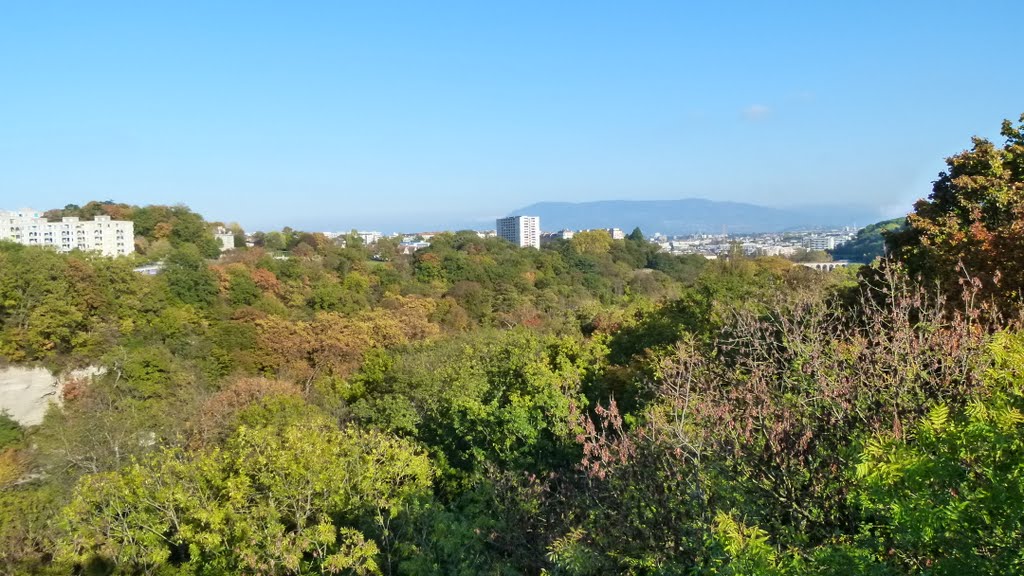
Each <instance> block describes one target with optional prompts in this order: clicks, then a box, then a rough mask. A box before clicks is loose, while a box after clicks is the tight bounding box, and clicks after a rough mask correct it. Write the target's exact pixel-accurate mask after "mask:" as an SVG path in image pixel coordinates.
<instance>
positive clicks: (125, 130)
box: [0, 0, 1024, 230]
mask: <svg viewBox="0 0 1024 576" xmlns="http://www.w3.org/2000/svg"><path fill="white" fill-rule="evenodd" d="M1022 18H1024V2H1020V1H1015V2H1010V1H1006V2H985V1H979V2H971V3H968V2H940V1H934V2H910V1H901V2H892V1H891V0H890V1H887V2H848V3H847V2H821V1H817V2H786V3H781V2H780V3H772V5H769V3H763V2H714V3H711V2H707V3H692V2H678V1H671V2H653V1H651V2H645V1H639V2H597V1H587V2H582V1H581V2H522V1H521V2H468V1H467V2H387V1H380V2H359V3H357V2H263V1H248V2H198V1H175V2H170V1H147V2H139V1H133V2H116V3H115V2H101V1H96V2H77V1H76V2H70V1H69V2H48V1H44V0H39V1H33V2H7V3H3V4H0V208H19V207H25V206H31V207H35V208H39V209H47V208H54V207H61V206H64V205H65V204H68V203H78V204H81V203H84V202H86V201H88V200H92V199H99V200H105V199H112V200H115V201H119V202H128V203H133V204H151V203H159V204H173V203H179V202H181V203H185V204H188V205H190V206H192V207H193V208H194V209H196V210H197V211H199V212H201V213H203V214H204V215H205V216H207V217H208V218H209V219H213V220H227V221H238V222H241V223H242V224H243V225H244V226H246V227H247V228H250V229H258V228H261V229H269V228H280V227H282V226H285V225H290V226H292V227H296V228H304V229H318V230H345V229H351V228H353V227H359V228H377V229H384V230H391V229H398V228H405V229H427V228H432V227H436V226H441V225H444V224H447V223H450V222H460V223H464V222H472V221H481V222H487V221H490V220H491V219H492V218H493V217H495V216H500V215H504V214H506V213H508V212H510V211H512V210H515V209H516V208H519V207H522V206H525V205H528V204H531V203H533V202H538V201H545V200H550V201H587V200H605V199H669V198H688V197H703V198H709V199H714V200H733V201H744V202H753V203H757V204H764V205H773V206H786V205H796V204H871V205H877V206H879V216H880V217H882V216H889V215H893V214H895V213H899V212H901V211H905V210H907V209H909V207H910V205H911V203H912V202H913V201H914V200H915V199H916V198H919V197H923V196H926V195H927V194H928V193H929V191H930V182H931V181H932V180H933V179H934V178H935V176H936V174H937V173H938V171H939V170H940V169H941V168H942V167H943V163H942V159H943V158H944V157H945V156H948V155H950V154H953V153H956V152H957V151H959V150H962V149H964V148H966V147H968V146H969V145H970V137H971V136H972V135H981V136H985V137H989V138H993V139H995V140H999V136H998V129H999V124H1000V122H1001V121H1002V119H1004V118H1010V119H1014V120H1016V119H1017V118H1018V117H1019V116H1020V114H1021V113H1022V112H1024V75H1022V74H1021V73H1020V66H1021V62H1020V50H1021V44H1020V42H1021V38H1020V36H1019V26H1020V22H1021V21H1022ZM492 224H493V222H492Z"/></svg>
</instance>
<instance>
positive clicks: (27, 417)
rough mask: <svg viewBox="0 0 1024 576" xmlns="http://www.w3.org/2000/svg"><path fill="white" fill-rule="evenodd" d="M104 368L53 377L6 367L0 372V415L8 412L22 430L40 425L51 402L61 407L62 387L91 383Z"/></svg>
mask: <svg viewBox="0 0 1024 576" xmlns="http://www.w3.org/2000/svg"><path fill="white" fill-rule="evenodd" d="M103 372H104V370H103V368H100V367H97V366H89V367H87V368H82V369H80V370H72V371H70V372H66V373H64V374H60V375H55V374H53V373H51V372H50V371H49V370H47V369H46V368H39V367H35V368H28V367H22V366H8V367H6V368H0V411H5V410H6V411H7V413H8V414H9V415H10V416H11V418H13V419H15V420H17V421H18V423H19V424H21V425H22V426H34V425H36V424H39V423H41V422H42V421H43V416H44V415H45V414H46V409H47V408H48V407H49V406H50V402H55V403H57V404H60V401H61V392H62V391H63V390H64V385H65V384H66V383H68V382H70V381H72V380H81V379H86V380H91V379H92V377H94V376H98V375H100V374H103Z"/></svg>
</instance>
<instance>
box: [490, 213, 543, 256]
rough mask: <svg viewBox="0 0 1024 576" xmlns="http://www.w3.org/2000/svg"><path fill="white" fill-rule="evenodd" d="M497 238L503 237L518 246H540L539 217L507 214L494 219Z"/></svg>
mask: <svg viewBox="0 0 1024 576" xmlns="http://www.w3.org/2000/svg"><path fill="white" fill-rule="evenodd" d="M495 227H496V228H497V231H498V238H504V239H505V240H508V241H509V242H511V243H513V244H515V245H516V246H519V247H520V248H526V247H531V248H540V217H539V216H509V217H508V218H498V219H497V220H496V221H495Z"/></svg>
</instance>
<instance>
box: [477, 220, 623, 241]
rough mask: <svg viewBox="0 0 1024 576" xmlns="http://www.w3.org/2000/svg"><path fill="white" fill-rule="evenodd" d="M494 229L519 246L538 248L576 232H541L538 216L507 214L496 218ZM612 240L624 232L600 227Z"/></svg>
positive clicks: (566, 238)
mask: <svg viewBox="0 0 1024 576" xmlns="http://www.w3.org/2000/svg"><path fill="white" fill-rule="evenodd" d="M494 224H495V229H496V231H497V235H498V237H499V238H504V239H505V240H508V241H509V242H511V243H513V244H515V245H516V246H519V247H521V248H540V247H541V245H542V244H547V243H549V242H552V241H555V240H571V239H572V238H573V236H575V235H576V232H574V231H572V230H560V231H558V232H546V233H545V232H541V231H540V217H539V216H509V217H507V218H498V219H497V220H496V221H495V223H494ZM601 230H603V231H605V232H607V233H608V235H609V236H611V237H612V240H622V239H624V238H625V237H626V233H625V232H623V231H622V230H621V229H619V228H601Z"/></svg>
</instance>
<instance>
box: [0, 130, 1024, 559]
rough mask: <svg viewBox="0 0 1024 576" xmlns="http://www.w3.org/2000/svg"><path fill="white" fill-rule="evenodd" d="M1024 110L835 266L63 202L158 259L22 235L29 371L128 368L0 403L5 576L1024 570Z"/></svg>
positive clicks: (20, 327)
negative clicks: (35, 397) (50, 401)
mask: <svg viewBox="0 0 1024 576" xmlns="http://www.w3.org/2000/svg"><path fill="white" fill-rule="evenodd" d="M1021 122H1022V125H1021V126H1020V127H1014V126H1013V125H1012V124H1011V123H1007V124H1006V125H1005V126H1004V129H1003V134H1004V136H1005V137H1006V139H1007V140H1006V143H1005V145H1004V146H1003V147H999V146H997V145H996V144H993V143H990V142H987V141H984V140H975V142H974V147H973V149H972V150H969V151H966V152H963V153H961V154H958V155H956V156H953V157H951V158H950V159H949V160H948V164H949V166H950V170H949V172H948V173H944V174H942V175H941V176H940V178H939V180H938V181H937V182H936V184H935V190H934V192H933V194H932V196H931V197H930V198H929V199H928V200H923V201H922V202H920V203H918V205H917V207H916V211H915V213H914V214H911V215H910V217H909V218H908V220H907V222H908V227H907V228H906V229H905V230H904V231H901V232H896V233H895V234H893V235H892V237H891V242H892V244H891V248H892V250H891V251H890V254H891V256H890V257H889V258H883V259H880V260H878V261H876V262H875V263H874V264H872V265H869V266H864V267H861V268H859V270H837V271H835V272H831V273H821V272H817V271H813V270H810V269H808V268H805V267H802V266H794V265H793V263H792V262H790V261H786V260H782V259H778V258H744V257H742V255H740V254H736V255H733V256H732V257H730V258H728V259H722V260H720V261H711V262H709V261H706V260H705V259H703V258H702V257H699V256H695V257H679V256H672V255H669V254H665V253H660V252H658V251H657V250H656V247H655V246H653V245H650V244H648V243H647V242H646V241H644V239H643V234H642V233H640V232H639V231H634V233H633V234H630V235H629V236H628V237H627V238H626V239H624V240H612V239H611V238H610V237H609V236H607V235H601V234H580V235H578V236H576V237H575V238H573V239H571V240H568V241H557V242H553V243H552V244H550V245H547V246H545V247H544V248H543V249H541V250H533V249H520V248H517V247H514V246H512V245H511V244H509V243H507V242H504V241H502V240H498V239H482V238H479V237H478V236H477V235H476V234H474V233H471V232H459V233H446V234H441V235H438V236H435V237H434V238H433V239H432V242H431V245H430V247H429V248H426V249H423V250H420V251H417V252H416V253H414V254H412V255H402V254H400V253H399V251H398V250H397V248H398V247H397V245H396V244H395V243H394V242H393V241H391V240H387V239H385V240H382V241H380V242H378V243H377V244H376V245H373V246H366V245H363V244H362V243H361V242H360V241H358V239H357V238H355V237H350V238H348V239H347V241H346V242H344V243H337V242H333V241H331V240H329V239H327V238H326V237H324V236H323V235H320V234H311V233H304V232H300V231H294V230H290V229H286V230H283V231H281V232H273V233H266V234H259V235H257V238H256V239H257V246H255V247H253V248H248V249H246V248H244V247H243V248H241V249H239V250H236V251H233V252H228V253H225V254H223V255H219V256H218V254H216V253H214V251H213V250H211V249H210V246H211V245H210V243H209V240H210V239H211V238H210V236H209V227H208V223H206V222H205V221H203V220H202V218H201V217H199V216H198V215H196V214H195V213H193V212H191V211H190V210H188V209H187V208H184V207H133V206H127V205H119V204H112V203H89V204H87V205H85V206H83V207H77V206H68V207H65V209H63V210H60V211H54V212H52V213H50V214H49V215H50V216H52V217H57V216H61V215H81V216H84V217H88V216H90V215H95V214H99V213H104V214H109V215H111V216H113V217H117V218H128V219H132V220H133V221H134V222H135V223H136V231H137V232H138V233H139V235H140V238H141V239H140V240H139V243H140V244H141V245H142V248H143V250H142V252H143V254H142V255H141V256H139V257H138V258H139V259H141V260H146V259H151V258H153V257H154V254H159V256H160V259H161V260H162V261H163V262H164V269H163V270H162V272H161V273H160V274H157V275H155V276H146V275H140V274H137V273H135V272H133V270H132V268H133V266H134V265H135V264H136V263H137V262H136V261H133V260H132V259H130V258H124V259H107V258H102V257H98V256H95V255H91V254H86V253H80V252H72V253H70V254H58V253H55V252H51V251H47V250H44V249H41V248H36V247H25V246H20V245H14V244H9V243H0V358H2V361H3V363H4V364H9V365H20V366H28V365H40V364H41V365H45V366H47V367H49V368H51V369H53V370H55V371H61V370H67V369H71V368H77V367H83V366H90V365H92V366H99V367H102V368H103V369H104V370H105V371H104V372H103V374H102V375H101V376H99V377H97V378H95V379H93V380H92V381H91V382H89V381H82V382H71V383H69V384H68V385H66V386H65V387H64V388H63V390H62V392H61V396H62V397H61V404H60V405H53V406H52V407H51V408H50V410H49V412H48V413H47V414H46V417H45V420H44V421H43V422H42V424H40V425H38V426H32V427H29V428H25V427H22V426H20V425H19V424H18V423H17V422H15V421H13V420H12V419H10V418H8V417H6V416H0V572H3V573H12V574H68V573H77V574H162V575H172V574H192V575H198V574H211V575H212V574H265V575H279V574H280V575H291V574H323V573H328V574H360V575H364V574H396V575H397V574H410V575H418V574H437V575H441V574H445V575H448V574H465V575H475V574H493V575H510V574H531V575H539V574H549V575H556V574H559V575H589V574H594V575H596V574H637V575H640V574H651V575H653V574H722V575H725V574H735V575H740V574H749V575H754V574H758V575H760V574H776V575H804V574H808V575H809V574H837V575H838V574H863V575H885V574H893V575H895V574H950V575H952V574H1008V573H1017V572H1020V571H1021V570H1022V567H1024V546H1022V544H1021V542H1022V541H1024V524H1022V518H1024V480H1022V479H1024V412H1022V411H1024V395H1022V390H1024V373H1022V372H1024V335H1022V334H1021V333H1020V326H1019V322H1018V321H1016V320H1015V318H1019V317H1020V306H1019V303H1020V298H1019V293H1018V291H1019V286H1020V283H1019V282H1018V280H1019V279H1018V278H1017V276H1015V275H1016V274H1017V273H1018V272H1019V271H1018V270H1017V268H1019V266H1018V265H1019V262H1020V261H1021V259H1020V258H1019V257H1018V256H1019V254H1018V253H1017V252H1015V251H1014V250H1016V244H1015V242H1017V243H1019V242H1018V241H1019V238H1020V237H1021V236H1020V235H1019V234H1018V232H1019V230H1018V229H1019V228H1020V226H1021V225H1022V224H1021V222H1024V214H1021V212H1020V206H1022V205H1024V203H1022V199H1024V169H1022V165H1021V159H1022V158H1024V151H1022V149H1021V130H1022V129H1024V117H1022V119H1021ZM887 226H888V225H886V224H884V223H883V225H882V226H880V227H879V228H886V227H887ZM239 232H240V230H239ZM874 233H875V230H872V231H870V232H866V233H865V234H864V236H865V237H867V236H869V235H870V236H871V237H872V238H875V234H874ZM870 242H876V239H872V240H870ZM870 249H871V250H874V248H870ZM865 250H868V249H867V248H866V249H865ZM865 253H867V252H865ZM936 281H938V282H939V285H940V286H941V287H942V289H941V290H939V291H937V290H936V288H935V287H936Z"/></svg>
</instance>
